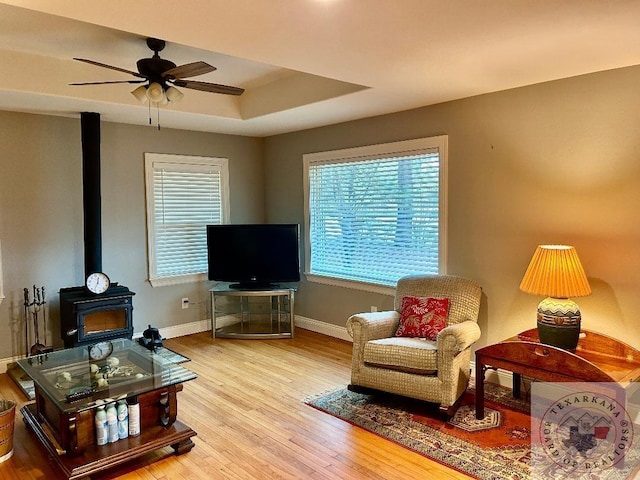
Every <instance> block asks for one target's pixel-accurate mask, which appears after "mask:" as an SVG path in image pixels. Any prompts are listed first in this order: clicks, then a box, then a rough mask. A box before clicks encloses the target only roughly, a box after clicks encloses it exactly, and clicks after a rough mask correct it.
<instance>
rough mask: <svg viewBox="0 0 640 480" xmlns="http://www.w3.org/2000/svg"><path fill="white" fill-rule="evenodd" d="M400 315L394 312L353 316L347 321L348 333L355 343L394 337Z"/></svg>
mask: <svg viewBox="0 0 640 480" xmlns="http://www.w3.org/2000/svg"><path fill="white" fill-rule="evenodd" d="M399 322H400V314H399V313H398V312H396V311H394V310H390V311H385V312H366V313H357V314H355V315H352V316H351V317H349V319H348V320H347V332H348V333H349V335H351V338H353V341H354V343H355V342H362V343H366V342H368V341H369V340H376V339H378V338H388V337H392V336H393V335H394V334H395V333H396V330H397V328H398V323H399Z"/></svg>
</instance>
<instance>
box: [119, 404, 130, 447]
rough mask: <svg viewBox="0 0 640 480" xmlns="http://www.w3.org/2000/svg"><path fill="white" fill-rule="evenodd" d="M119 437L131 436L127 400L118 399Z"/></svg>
mask: <svg viewBox="0 0 640 480" xmlns="http://www.w3.org/2000/svg"><path fill="white" fill-rule="evenodd" d="M116 410H117V412H118V438H120V439H123V438H127V437H128V436H129V408H128V407H127V403H126V400H124V399H122V400H118V408H117V409H116Z"/></svg>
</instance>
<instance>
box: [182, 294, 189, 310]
mask: <svg viewBox="0 0 640 480" xmlns="http://www.w3.org/2000/svg"><path fill="white" fill-rule="evenodd" d="M185 308H189V297H183V298H182V309H183V310H184V309H185Z"/></svg>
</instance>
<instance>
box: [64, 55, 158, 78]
mask: <svg viewBox="0 0 640 480" xmlns="http://www.w3.org/2000/svg"><path fill="white" fill-rule="evenodd" d="M74 60H77V61H79V62H84V63H88V64H90V65H95V66H97V67H102V68H108V69H109V70H115V71H116V72H122V73H128V74H129V75H133V76H134V77H139V78H146V77H145V76H144V75H140V74H139V73H138V72H134V71H132V70H127V69H126V68H120V67H114V66H112V65H107V64H106V63H100V62H96V61H95V60H88V59H86V58H74Z"/></svg>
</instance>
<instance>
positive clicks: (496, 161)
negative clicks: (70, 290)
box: [0, 67, 640, 358]
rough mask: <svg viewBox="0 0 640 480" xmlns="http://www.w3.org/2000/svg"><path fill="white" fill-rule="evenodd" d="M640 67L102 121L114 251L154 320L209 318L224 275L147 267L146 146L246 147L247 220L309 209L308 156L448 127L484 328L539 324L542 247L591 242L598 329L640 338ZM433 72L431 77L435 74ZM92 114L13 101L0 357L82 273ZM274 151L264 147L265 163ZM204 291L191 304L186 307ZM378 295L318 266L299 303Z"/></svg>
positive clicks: (3, 215) (109, 254)
mask: <svg viewBox="0 0 640 480" xmlns="http://www.w3.org/2000/svg"><path fill="white" fill-rule="evenodd" d="M639 85H640V67H634V68H628V69H622V70H616V71H610V72H604V73H599V74H594V75H588V76H584V77H578V78H573V79H568V80H561V81H557V82H550V83H546V84H540V85H534V86H530V87H525V88H520V89H515V90H510V91H506V92H499V93H495V94H489V95H484V96H479V97H473V98H469V99H465V100H460V101H455V102H449V103H446V104H441V105H436V106H432V107H425V108H421V109H417V110H411V111H406V112H400V113H397V114H392V115H385V116H381V117H376V118H370V119H365V120H361V121H356V122H350V123H346V124H340V125H334V126H328V127H324V128H318V129H313V130H307V131H302V132H297V133H291V134H287V135H280V136H275V137H270V138H266V139H264V140H262V139H255V138H246V137H236V136H228V135H216V134H206V133H196V132H185V131H177V130H169V129H163V130H161V131H160V132H158V131H156V130H155V129H154V128H148V127H135V126H130V125H119V124H111V123H108V122H103V124H102V169H103V178H102V194H103V243H104V246H103V257H104V258H103V264H104V269H105V270H106V271H107V272H108V273H109V274H110V276H111V277H112V278H113V280H114V281H119V282H120V283H122V284H125V285H127V286H128V287H129V288H131V289H132V290H133V291H135V292H136V293H137V295H136V297H135V298H134V306H135V310H134V318H135V329H136V331H137V332H140V331H142V330H143V329H144V328H146V325H147V324H148V323H151V324H153V325H155V326H159V327H161V328H162V327H166V326H172V325H180V324H186V323H189V322H195V321H198V320H202V319H205V318H207V317H208V311H207V308H206V307H207V305H206V304H207V295H206V291H207V288H208V286H209V285H208V283H205V284H200V285H185V286H174V287H162V288H155V289H153V288H151V287H150V286H149V284H148V283H147V282H146V276H147V273H146V272H147V270H146V268H147V266H146V230H145V213H144V181H143V152H145V151H149V152H160V153H181V154H191V155H211V156H226V157H228V158H229V159H230V174H231V217H232V221H234V222H261V221H271V222H300V223H302V222H303V206H302V203H303V195H302V155H303V154H304V153H309V152H317V151H323V150H331V149H337V148H346V147H353V146H360V145H368V144H373V143H381V142H388V141H396V140H405V139H410V138H418V137H423V136H430V135H440V134H447V135H449V182H450V183H449V259H448V271H449V273H452V274H457V275H463V276H468V277H470V278H474V279H476V280H478V281H479V282H480V283H481V284H482V285H483V288H484V296H485V298H484V302H483V308H482V313H481V319H480V326H481V328H482V331H483V337H482V339H481V341H480V343H479V345H483V344H486V343H487V342H494V341H498V340H500V339H502V338H503V337H505V336H507V335H511V334H514V333H517V332H518V331H520V330H523V329H525V328H533V327H534V326H535V308H536V305H537V303H538V302H539V301H540V300H541V298H539V297H536V296H533V295H527V294H524V293H522V292H520V291H519V290H518V285H519V283H520V279H521V277H522V274H523V273H524V270H525V268H526V266H527V264H528V262H529V259H530V257H531V254H532V253H533V251H534V249H535V246H536V245H537V244H539V243H570V244H573V245H575V246H576V248H577V249H578V253H579V254H580V257H581V259H582V262H583V264H584V267H585V269H586V271H587V275H588V277H589V280H590V282H591V286H592V289H593V294H592V295H591V296H590V297H584V298H579V299H576V300H577V301H578V303H579V304H580V306H581V309H582V311H583V323H584V327H585V328H587V329H592V330H596V331H599V332H603V333H607V334H610V335H612V336H615V337H617V338H620V339H623V340H626V341H627V342H629V343H631V344H632V345H635V346H640V321H638V320H637V319H636V314H635V312H637V311H640V296H639V295H638V288H639V287H640V222H638V220H637V218H638V217H637V212H638V210H639V207H640V133H639V132H640V88H639ZM425 88H428V82H427V81H425ZM80 162H81V159H80V122H79V119H66V118H57V117H46V116H38V115H28V114H19V113H10V112H0V239H1V241H2V254H3V260H4V265H3V266H4V276H5V295H6V296H7V298H6V299H5V300H4V302H3V303H2V304H1V305H0V332H2V335H1V337H0V358H6V357H9V356H11V355H17V354H20V353H21V352H22V349H23V343H24V340H23V337H22V333H21V332H22V328H23V325H22V288H23V287H25V286H26V287H30V286H31V285H33V284H34V283H36V284H38V285H45V286H46V288H47V291H48V297H49V299H50V300H51V310H52V311H51V317H50V318H49V321H50V326H51V325H53V328H52V329H53V332H51V333H50V334H49V339H50V340H51V337H52V336H53V341H54V342H56V343H57V344H58V345H59V344H60V343H61V342H60V340H59V331H58V330H59V329H58V327H57V308H58V305H57V291H58V290H59V289H60V288H61V287H66V286H72V285H80V284H81V283H82V281H83V274H84V272H83V265H82V262H83V245H82V206H81V205H82V199H81V181H82V180H81V163H80ZM263 162H264V164H263ZM183 296H189V297H190V299H191V302H192V304H193V303H195V304H196V305H193V306H192V308H190V309H189V310H181V309H180V308H179V301H180V298H181V297H183ZM371 305H376V306H378V307H379V308H390V307H391V305H392V299H391V298H390V297H387V296H384V295H379V294H368V293H365V292H360V291H357V290H349V289H344V288H334V287H330V286H326V285H318V284H311V283H308V282H306V281H305V280H304V279H303V281H302V282H301V284H300V288H299V293H298V295H297V298H296V309H297V311H296V313H297V314H299V315H302V316H304V317H308V318H311V319H315V320H320V321H324V322H328V323H331V324H334V325H340V326H343V325H344V323H345V320H346V318H347V317H348V316H349V315H351V314H352V313H355V312H358V311H365V310H369V308H370V306H371Z"/></svg>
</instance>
